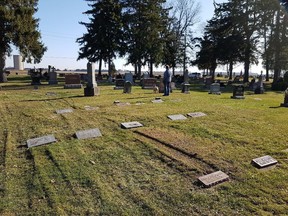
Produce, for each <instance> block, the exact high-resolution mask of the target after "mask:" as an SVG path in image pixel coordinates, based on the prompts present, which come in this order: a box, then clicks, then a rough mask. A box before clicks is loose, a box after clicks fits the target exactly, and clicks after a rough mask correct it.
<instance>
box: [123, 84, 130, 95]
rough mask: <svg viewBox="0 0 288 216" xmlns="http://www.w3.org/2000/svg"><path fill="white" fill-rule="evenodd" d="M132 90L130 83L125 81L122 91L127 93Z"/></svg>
mask: <svg viewBox="0 0 288 216" xmlns="http://www.w3.org/2000/svg"><path fill="white" fill-rule="evenodd" d="M131 90H132V83H131V82H129V81H126V82H125V84H124V89H123V93H127V94H130V93H131Z"/></svg>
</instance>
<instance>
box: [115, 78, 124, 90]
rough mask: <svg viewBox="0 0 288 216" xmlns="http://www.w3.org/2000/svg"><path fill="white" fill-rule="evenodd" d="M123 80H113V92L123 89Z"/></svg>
mask: <svg viewBox="0 0 288 216" xmlns="http://www.w3.org/2000/svg"><path fill="white" fill-rule="evenodd" d="M124 84H125V80H124V79H115V87H114V90H119V89H124Z"/></svg>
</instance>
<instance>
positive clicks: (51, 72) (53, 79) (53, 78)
mask: <svg viewBox="0 0 288 216" xmlns="http://www.w3.org/2000/svg"><path fill="white" fill-rule="evenodd" d="M48 76H49V81H48V83H49V85H57V84H58V81H57V73H56V71H55V68H54V67H52V68H51V65H49V66H48Z"/></svg>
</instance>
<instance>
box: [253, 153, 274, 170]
mask: <svg viewBox="0 0 288 216" xmlns="http://www.w3.org/2000/svg"><path fill="white" fill-rule="evenodd" d="M252 163H254V164H255V165H256V166H257V167H259V168H264V167H268V166H272V165H275V164H277V163H278V161H277V160H275V159H274V158H272V157H271V156H269V155H266V156H263V157H259V158H255V159H253V160H252Z"/></svg>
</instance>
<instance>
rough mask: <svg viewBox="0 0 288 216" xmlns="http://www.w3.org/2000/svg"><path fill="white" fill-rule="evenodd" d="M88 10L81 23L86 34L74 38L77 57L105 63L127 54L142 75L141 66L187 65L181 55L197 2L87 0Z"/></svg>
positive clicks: (110, 63) (194, 16) (191, 0)
mask: <svg viewBox="0 0 288 216" xmlns="http://www.w3.org/2000/svg"><path fill="white" fill-rule="evenodd" d="M86 1H88V5H89V6H90V8H91V9H90V10H88V11H86V12H84V13H85V14H87V15H88V16H89V22H87V23H85V22H80V23H81V24H82V25H84V26H85V27H86V28H87V33H85V34H83V36H82V37H80V38H78V39H77V42H78V43H79V44H80V46H81V48H80V51H79V58H78V59H86V58H87V59H88V60H89V61H91V62H99V73H100V74H101V67H102V61H104V62H106V63H108V67H109V71H110V68H111V67H113V59H115V58H116V57H118V56H119V57H124V56H125V57H126V58H127V64H132V65H134V67H135V74H136V75H138V76H139V77H140V76H141V68H142V66H149V71H150V74H151V75H152V74H153V65H156V66H158V65H166V64H169V65H170V66H171V67H172V68H173V71H174V69H175V67H176V65H183V64H184V65H186V62H188V60H189V59H188V57H187V56H186V55H185V54H184V53H185V51H186V47H187V46H188V45H187V44H189V41H187V40H186V37H187V36H188V35H189V34H190V30H191V27H192V26H193V25H194V24H195V23H196V19H197V15H198V13H199V3H196V1H194V0H175V1H170V2H166V0H98V1H95V0H86Z"/></svg>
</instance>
